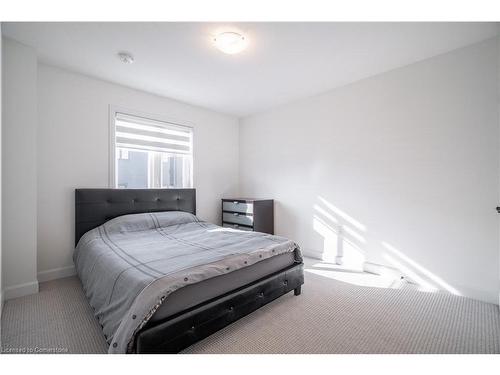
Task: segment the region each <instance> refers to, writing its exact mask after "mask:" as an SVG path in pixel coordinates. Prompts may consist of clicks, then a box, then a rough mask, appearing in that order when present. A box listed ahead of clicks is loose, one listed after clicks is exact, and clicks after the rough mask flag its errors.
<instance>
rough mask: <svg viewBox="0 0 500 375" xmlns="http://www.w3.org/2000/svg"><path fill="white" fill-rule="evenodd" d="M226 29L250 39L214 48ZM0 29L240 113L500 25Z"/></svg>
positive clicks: (78, 67)
mask: <svg viewBox="0 0 500 375" xmlns="http://www.w3.org/2000/svg"><path fill="white" fill-rule="evenodd" d="M228 29H231V30H239V31H242V32H244V33H245V34H246V35H247V36H248V37H249V39H250V45H249V48H248V49H247V50H245V51H244V52H242V53H241V54H238V55H225V54H223V53H221V52H220V51H218V50H217V49H215V48H214V47H213V45H212V43H211V36H212V35H213V34H214V33H216V32H217V31H219V30H228ZM3 33H4V35H6V36H8V37H11V38H13V39H16V40H18V41H20V42H22V43H24V44H27V45H29V46H32V47H34V48H35V49H36V51H37V52H38V55H39V58H40V61H42V62H44V63H47V64H51V65H56V66H60V67H63V68H66V69H70V70H73V71H76V72H80V73H84V74H87V75H90V76H95V77H98V78H101V79H105V80H108V81H112V82H116V83H119V84H122V85H126V86H130V87H133V88H137V89H140V90H145V91H148V92H152V93H155V94H159V95H162V96H166V97H170V98H173V99H177V100H181V101H184V102H187V103H191V104H195V105H200V106H203V107H207V108H210V109H213V110H216V111H219V112H223V113H229V114H233V115H237V116H246V115H249V114H253V113H256V112H260V111H263V110H266V109H268V108H271V107H274V106H277V105H280V104H283V103H286V102H290V101H293V100H296V99H299V98H302V97H307V96H311V95H314V94H318V93H321V92H324V91H327V90H329V89H332V88H335V87H338V86H342V85H345V84H348V83H350V82H354V81H357V80H359V79H362V78H365V77H369V76H372V75H375V74H378V73H382V72H384V71H388V70H391V69H394V68H397V67H401V66H404V65H407V64H411V63H413V62H416V61H419V60H423V59H426V58H429V57H431V56H434V55H438V54H441V53H445V52H447V51H450V50H453V49H456V48H460V47H463V46H466V45H468V44H472V43H475V42H478V41H481V40H484V39H487V38H490V37H493V36H495V35H496V33H497V24H495V23H239V24H232V25H231V24H229V25H228V24H213V23H3ZM118 51H129V52H131V53H132V54H133V55H134V57H135V63H134V64H132V65H126V64H123V63H122V62H120V60H119V59H118V58H117V56H116V53H117V52H118Z"/></svg>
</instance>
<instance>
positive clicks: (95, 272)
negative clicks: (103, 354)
mask: <svg viewBox="0 0 500 375" xmlns="http://www.w3.org/2000/svg"><path fill="white" fill-rule="evenodd" d="M292 251H294V252H295V257H296V260H297V261H301V255H300V250H299V248H298V246H297V245H296V244H295V243H294V242H292V241H289V240H287V239H286V238H283V237H278V236H272V235H269V234H264V233H258V232H243V231H237V230H233V229H228V228H221V227H219V226H216V225H213V224H209V223H206V222H203V221H200V220H198V218H197V217H196V216H194V215H191V214H189V213H185V212H177V211H175V212H157V213H145V214H136V215H125V216H120V217H117V218H115V219H112V220H110V221H108V222H106V223H105V224H103V225H101V226H100V227H97V228H95V229H92V230H91V231H89V232H87V233H86V234H85V235H84V236H82V238H81V239H80V241H79V242H78V245H77V247H76V250H75V253H74V256H73V259H74V262H75V266H76V270H77V272H78V276H79V277H80V280H81V281H82V285H83V288H84V291H85V294H86V295H87V298H88V299H89V302H90V305H91V306H92V307H93V308H94V313H95V316H96V317H97V319H98V320H99V323H100V324H101V326H102V327H103V331H104V335H105V337H106V340H107V341H108V343H109V344H110V346H109V352H110V353H127V352H130V351H131V349H132V344H133V339H134V336H135V334H136V333H137V332H138V331H139V330H140V329H141V328H142V327H143V326H144V325H145V324H146V323H147V321H148V320H149V319H150V318H151V316H152V315H153V314H154V312H155V311H156V310H157V309H158V308H159V307H160V305H161V304H162V303H168V298H167V297H168V295H169V294H170V293H172V292H173V291H175V290H177V289H179V288H182V287H183V286H186V285H188V284H193V283H197V282H200V281H203V280H206V279H209V278H212V277H216V276H219V275H223V274H225V273H228V272H232V271H235V270H237V269H240V268H243V267H248V266H250V265H252V264H255V263H257V262H259V261H261V260H264V259H266V258H269V257H272V256H275V255H278V254H282V253H286V252H292Z"/></svg>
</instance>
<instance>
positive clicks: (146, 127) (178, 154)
mask: <svg viewBox="0 0 500 375" xmlns="http://www.w3.org/2000/svg"><path fill="white" fill-rule="evenodd" d="M114 134H115V137H114V141H115V148H114V150H115V160H114V163H115V164H114V169H115V173H114V177H115V187H119V188H125V189H126V188H133V189H136V188H186V187H192V186H193V178H192V176H193V174H192V173H193V172H192V171H193V167H192V166H193V129H192V128H191V127H188V126H182V125H177V124H173V123H169V122H165V121H160V120H154V119H150V118H146V117H141V116H135V115H131V114H126V113H122V112H115V114H114Z"/></svg>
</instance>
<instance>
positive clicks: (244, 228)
mask: <svg viewBox="0 0 500 375" xmlns="http://www.w3.org/2000/svg"><path fill="white" fill-rule="evenodd" d="M222 226H223V227H224V228H233V229H239V230H245V231H249V232H251V231H252V228H251V227H244V226H242V225H239V224H228V223H224V224H222Z"/></svg>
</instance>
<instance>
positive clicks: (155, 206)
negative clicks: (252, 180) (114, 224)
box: [75, 189, 304, 353]
mask: <svg viewBox="0 0 500 375" xmlns="http://www.w3.org/2000/svg"><path fill="white" fill-rule="evenodd" d="M156 211H185V212H190V213H192V214H193V215H196V190H195V189H76V190H75V246H76V244H77V243H78V240H79V239H80V237H81V236H82V235H83V234H85V233H86V232H87V231H89V230H91V229H93V228H95V227H98V226H99V225H101V224H104V223H105V222H106V221H108V220H111V219H113V218H115V217H117V216H121V215H127V214H136V213H143V212H156ZM303 283H304V271H303V264H302V263H297V264H294V265H292V266H290V267H287V268H285V269H283V270H281V271H278V272H276V273H273V274H271V275H268V276H266V277H264V278H262V279H260V280H257V281H255V282H253V283H250V284H247V285H245V286H243V287H241V288H239V289H235V290H233V291H231V292H229V293H226V294H223V295H221V296H218V297H216V298H214V299H211V300H209V301H206V302H204V303H202V304H199V305H197V306H194V307H192V308H190V309H188V310H185V311H182V312H180V313H178V314H175V315H173V316H170V317H168V318H165V319H164V320H161V321H159V322H154V323H151V324H149V323H148V324H146V325H145V326H144V327H143V328H142V329H141V330H140V331H139V332H138V333H137V335H136V337H135V342H134V345H133V352H134V353H178V352H180V351H181V350H183V349H185V348H187V347H188V346H190V345H192V344H194V343H195V342H197V341H200V340H202V339H204V338H206V337H208V336H210V335H211V334H212V333H214V332H216V331H218V330H220V329H222V328H224V327H226V326H227V325H229V324H231V323H233V322H234V321H236V320H238V319H240V318H242V317H244V316H246V315H248V314H250V313H251V312H253V311H255V310H257V309H258V308H260V307H261V306H264V305H265V304H267V303H269V302H271V301H272V300H274V299H276V298H278V297H280V296H282V295H284V294H286V293H288V292H290V291H292V290H294V293H295V295H299V294H300V292H301V286H302V284H303Z"/></svg>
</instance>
